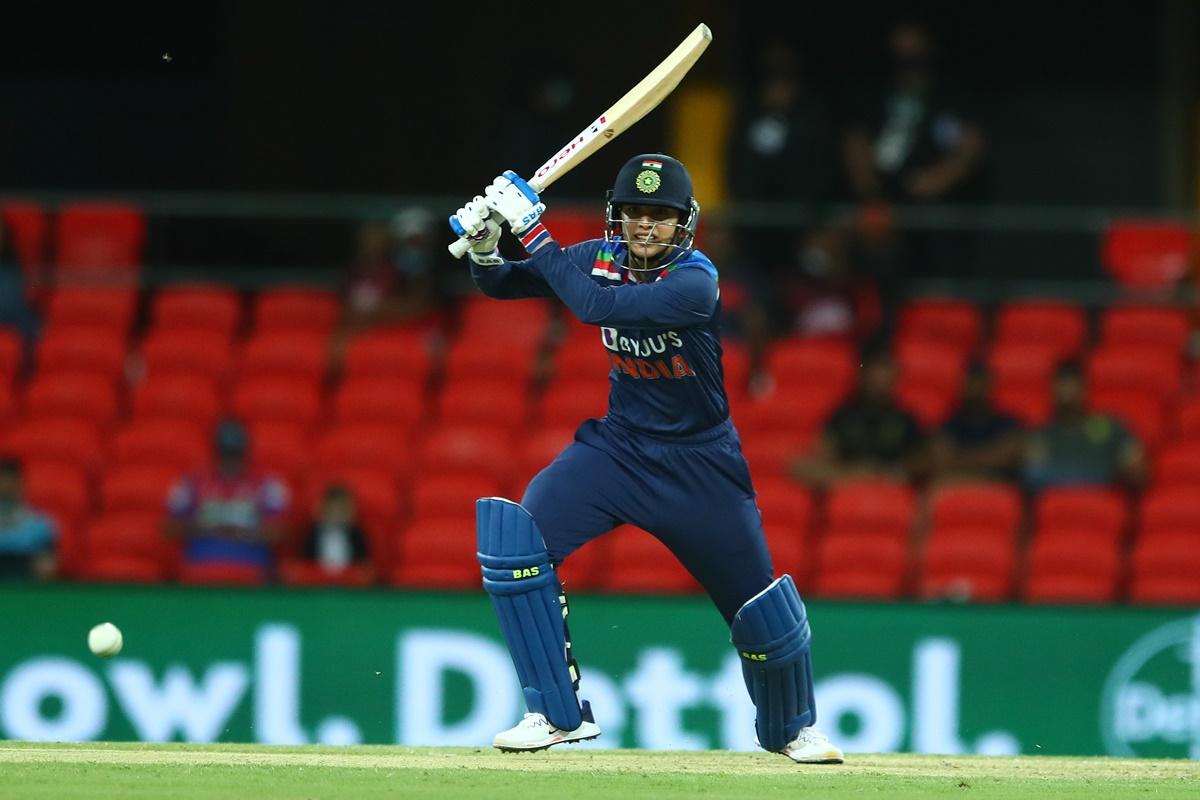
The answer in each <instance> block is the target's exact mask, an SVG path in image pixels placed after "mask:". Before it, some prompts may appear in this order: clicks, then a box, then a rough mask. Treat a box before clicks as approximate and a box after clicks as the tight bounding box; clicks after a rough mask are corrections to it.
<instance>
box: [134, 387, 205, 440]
mask: <svg viewBox="0 0 1200 800" xmlns="http://www.w3.org/2000/svg"><path fill="white" fill-rule="evenodd" d="M130 399H131V404H132V406H133V417H134V418H135V419H137V420H150V419H162V420H180V421H183V422H188V423H193V424H196V425H199V426H200V427H201V428H203V429H205V430H207V429H209V428H211V427H212V425H213V423H214V422H215V421H216V419H217V416H218V415H219V414H220V413H221V399H220V395H219V394H218V393H217V386H216V383H215V382H214V380H213V378H211V377H209V376H205V375H187V374H183V373H173V374H172V373H168V374H166V375H161V376H157V377H153V376H152V377H150V378H149V379H147V380H146V381H145V382H144V383H141V384H139V385H137V386H136V387H134V389H133V391H132V394H131V396H130Z"/></svg>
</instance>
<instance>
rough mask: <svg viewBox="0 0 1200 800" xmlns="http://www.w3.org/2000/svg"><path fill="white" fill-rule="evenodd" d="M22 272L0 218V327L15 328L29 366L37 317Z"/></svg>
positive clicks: (10, 238) (38, 329) (38, 322)
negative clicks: (23, 346) (22, 342)
mask: <svg viewBox="0 0 1200 800" xmlns="http://www.w3.org/2000/svg"><path fill="white" fill-rule="evenodd" d="M27 289H28V287H27V285H26V281H25V271H24V269H23V268H22V267H21V262H20V259H19V258H18V257H17V251H16V247H15V245H14V242H13V238H12V236H11V234H10V233H9V232H8V231H7V230H5V227H4V221H3V220H0V326H5V327H10V328H15V329H16V331H17V333H19V334H21V338H22V340H23V341H24V344H25V362H26V365H32V355H33V347H34V344H35V341H36V339H37V336H38V333H39V331H40V329H41V320H40V319H39V317H38V314H37V312H36V311H35V310H34V309H33V308H32V307H31V305H30V303H29V295H28V291H27Z"/></svg>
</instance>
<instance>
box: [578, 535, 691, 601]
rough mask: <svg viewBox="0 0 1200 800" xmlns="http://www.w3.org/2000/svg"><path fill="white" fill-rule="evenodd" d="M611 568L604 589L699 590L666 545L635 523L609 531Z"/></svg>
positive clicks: (683, 591)
mask: <svg viewBox="0 0 1200 800" xmlns="http://www.w3.org/2000/svg"><path fill="white" fill-rule="evenodd" d="M605 538H606V539H607V540H608V541H607V542H606V543H605V544H606V545H607V546H608V549H609V557H610V559H611V561H610V568H609V573H608V575H607V578H606V580H604V581H603V582H602V586H603V588H604V589H606V590H608V591H611V592H631V593H642V594H678V593H691V592H699V591H700V584H698V583H697V582H696V579H695V578H693V577H692V575H691V573H689V572H688V571H687V570H686V569H685V568H684V567H683V565H682V564H680V563H679V561H678V559H676V558H675V556H674V555H672V553H671V551H670V550H668V549H667V547H666V545H664V544H663V543H662V542H660V541H659V540H658V539H655V538H654V537H653V536H651V535H650V534H648V533H646V532H645V531H643V530H641V529H639V528H635V527H633V526H632V525H622V526H620V527H619V528H617V529H616V530H614V531H612V532H610V533H607V534H605Z"/></svg>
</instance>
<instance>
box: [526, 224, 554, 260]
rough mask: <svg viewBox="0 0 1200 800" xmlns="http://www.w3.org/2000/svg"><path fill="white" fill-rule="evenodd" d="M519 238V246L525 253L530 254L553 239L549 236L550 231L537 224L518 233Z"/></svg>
mask: <svg viewBox="0 0 1200 800" xmlns="http://www.w3.org/2000/svg"><path fill="white" fill-rule="evenodd" d="M519 238H520V240H521V246H522V247H524V248H525V252H526V253H532V252H533V251H534V250H536V249H538V248H539V247H541V246H542V245H543V244H545V243H546V242H548V241H550V239H551V238H553V237H551V236H550V231H548V230H546V226H545V225H543V224H542V223H541V222H538V223H535V224H534V226H533V227H532V228H530V229H529V230H527V231H523V232H522V233H520V234H519Z"/></svg>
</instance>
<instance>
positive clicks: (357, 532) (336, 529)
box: [303, 483, 371, 573]
mask: <svg viewBox="0 0 1200 800" xmlns="http://www.w3.org/2000/svg"><path fill="white" fill-rule="evenodd" d="M303 556H304V559H305V560H306V561H308V562H309V563H312V564H317V565H320V566H321V567H322V568H324V569H325V570H326V571H327V572H330V573H338V572H341V571H343V570H344V569H346V567H348V566H351V565H352V564H359V565H369V564H370V563H371V562H370V553H369V552H368V548H367V537H366V534H365V533H364V532H363V529H362V526H361V525H360V524H359V521H358V509H357V507H356V506H355V503H354V496H353V495H352V494H350V490H349V489H347V488H346V487H345V486H343V485H342V484H336V483H335V484H331V485H329V486H327V487H325V491H324V492H323V493H322V494H321V501H320V504H319V506H318V507H317V512H316V515H315V516H314V518H313V520H312V522H310V523H309V525H308V530H307V531H306V532H305V536H304V549H303Z"/></svg>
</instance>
